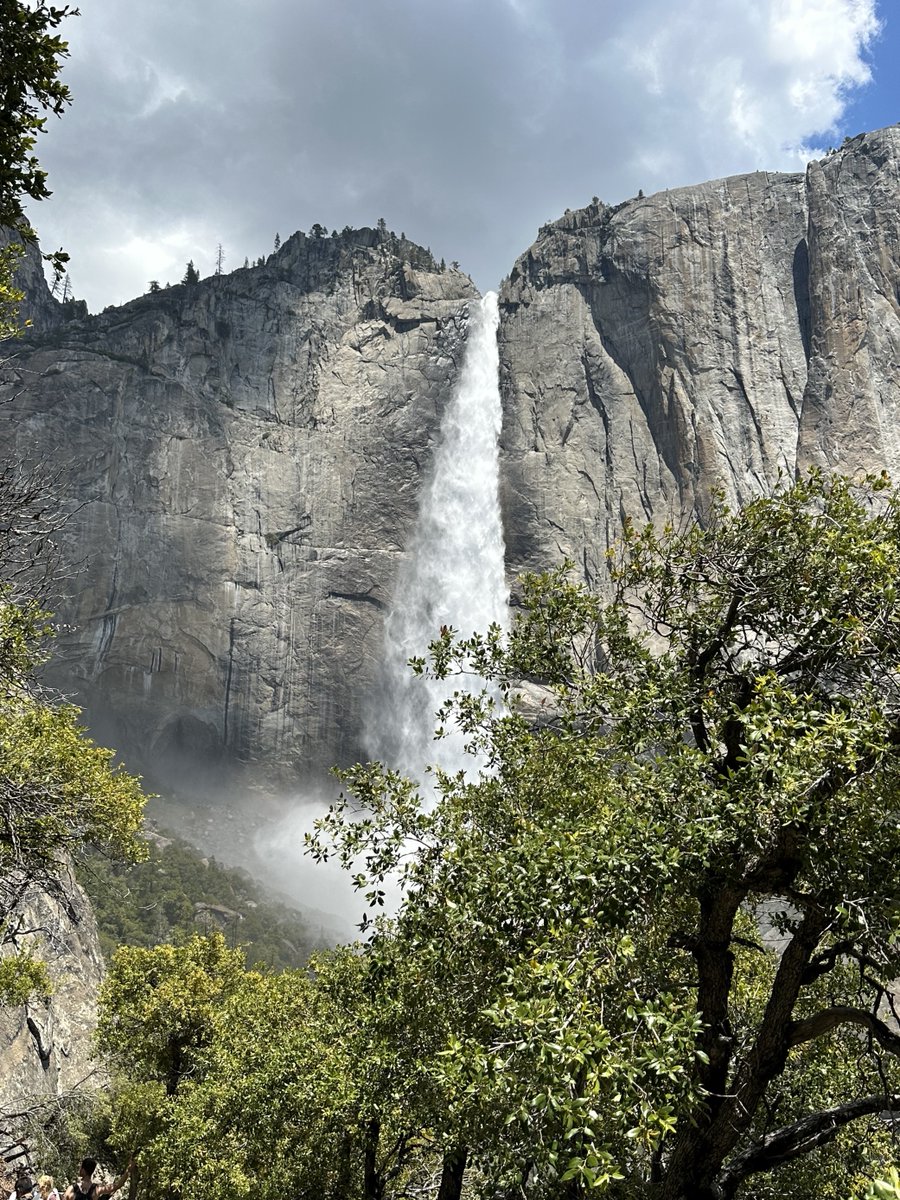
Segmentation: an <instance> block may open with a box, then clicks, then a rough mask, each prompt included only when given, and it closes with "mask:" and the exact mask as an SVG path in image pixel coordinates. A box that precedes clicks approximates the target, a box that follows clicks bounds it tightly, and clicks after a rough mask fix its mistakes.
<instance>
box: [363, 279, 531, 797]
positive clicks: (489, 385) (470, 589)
mask: <svg viewBox="0 0 900 1200" xmlns="http://www.w3.org/2000/svg"><path fill="white" fill-rule="evenodd" d="M498 323H499V312H498V307H497V295H496V293H495V292H488V294H487V295H486V296H485V297H484V299H483V300H482V301H481V303H480V305H477V306H476V305H474V304H473V306H472V308H471V310H470V316H469V334H468V339H467V342H466V352H465V359H464V362H463V367H462V371H461V372H460V377H459V380H458V383H457V386H456V388H455V390H454V393H453V396H452V398H451V401H450V403H449V404H448V406H447V409H446V411H445V413H444V417H443V421H442V422H441V431H440V442H439V445H438V449H437V452H436V455H435V460H434V466H433V471H432V475H431V479H430V482H429V484H428V485H427V487H426V488H425V489H424V490H423V494H422V499H421V504H420V509H419V517H418V522H417V525H416V530H415V534H414V536H413V540H412V543H411V545H410V552H409V555H408V557H407V560H406V562H405V564H404V566H403V567H402V568H401V570H400V573H399V576H398V580H397V588H396V593H395V596H394V601H393V606H392V611H391V613H390V616H389V617H388V620H387V623H386V631H385V661H384V673H383V690H382V692H381V695H380V696H379V697H378V700H377V702H376V703H377V711H376V712H374V713H373V716H372V720H371V722H370V725H371V728H370V736H369V743H370V745H369V749H370V751H371V753H372V757H373V758H377V759H380V760H381V761H382V762H384V763H385V765H386V766H389V767H393V768H396V769H398V770H400V771H402V772H403V773H404V774H406V775H408V776H410V777H412V778H414V779H418V780H419V781H422V780H423V777H424V773H425V768H426V766H427V765H429V764H430V765H437V766H440V767H442V768H444V769H445V770H453V771H455V770H459V769H460V768H463V767H465V766H466V756H465V754H464V751H463V746H462V737H461V735H459V734H458V733H455V734H453V733H452V734H450V735H449V736H447V737H446V738H443V739H441V740H439V741H435V740H434V729H435V725H436V719H435V714H436V712H437V710H438V708H439V707H440V706H441V704H442V703H443V702H444V700H445V699H446V698H447V697H448V696H449V695H450V694H452V692H453V691H454V690H457V689H459V690H464V689H466V688H471V689H472V690H475V691H477V690H480V687H481V683H480V681H478V680H469V681H468V682H460V681H459V680H455V681H454V680H450V681H448V683H439V682H436V681H433V680H423V679H416V678H414V677H413V675H412V672H411V670H410V668H409V666H408V661H409V659H410V658H413V657H421V656H425V655H426V654H427V649H428V645H429V643H430V642H432V641H435V640H436V639H437V638H438V637H439V636H440V632H441V627H442V626H448V627H450V628H452V629H454V630H456V631H457V632H458V633H459V634H461V635H462V636H463V637H469V636H471V635H472V634H473V633H476V632H478V633H486V632H487V629H488V626H489V625H491V624H492V623H496V624H499V625H500V626H501V627H502V628H506V624H507V603H508V590H507V586H506V577H505V573H504V558H503V530H502V525H501V521H500V501H499V464H498V457H497V442H498V438H499V436H500V421H501V408H500V389H499V384H498V367H499V358H498V352H497V326H498Z"/></svg>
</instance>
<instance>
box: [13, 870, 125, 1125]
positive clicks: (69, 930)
mask: <svg viewBox="0 0 900 1200" xmlns="http://www.w3.org/2000/svg"><path fill="white" fill-rule="evenodd" d="M12 919H13V921H14V922H15V923H16V924H17V926H19V927H20V928H21V929H22V930H23V932H22V933H21V934H20V935H18V936H17V937H16V939H15V945H16V948H17V949H19V950H22V951H25V952H32V953H34V954H35V956H36V957H38V958H40V959H42V960H43V961H44V962H45V963H46V964H47V970H48V974H49V977H50V982H51V985H52V989H53V990H52V993H51V995H50V996H48V997H47V998H45V999H41V998H33V999H31V1000H30V1001H29V1002H28V1003H27V1004H23V1005H20V1006H18V1007H13V1008H0V1114H3V1126H4V1128H3V1131H2V1135H0V1136H3V1137H5V1139H6V1144H7V1145H8V1144H9V1143H10V1141H12V1140H14V1139H15V1136H16V1134H17V1133H19V1132H21V1127H20V1126H19V1125H18V1122H17V1120H16V1118H15V1117H12V1118H10V1116H9V1114H11V1113H12V1114H15V1113H22V1112H23V1110H24V1109H26V1108H27V1107H28V1104H29V1102H30V1101H31V1099H32V1098H41V1099H42V1100H43V1101H44V1102H46V1101H47V1099H48V1098H49V1097H53V1096H63V1095H65V1094H67V1093H68V1092H70V1091H71V1090H72V1089H73V1088H75V1087H76V1086H78V1085H80V1084H83V1083H84V1082H85V1081H86V1080H87V1079H88V1078H93V1082H95V1083H96V1082H98V1079H97V1078H96V1077H95V1073H96V1064H95V1063H93V1062H92V1060H91V1038H92V1036H93V1032H94V1025H95V1023H96V1009H97V999H96V998H97V991H98V989H99V986H100V981H101V979H102V977H103V959H102V956H101V953H100V946H99V939H98V936H97V926H96V922H95V920H94V914H93V912H92V911H91V906H90V904H89V903H88V900H87V897H86V896H85V894H84V892H83V891H82V890H81V888H80V887H79V886H78V885H77V884H76V883H75V882H74V880H73V879H72V877H71V875H70V874H69V873H68V872H63V873H62V875H61V876H60V879H59V881H58V886H56V887H55V888H54V890H53V892H52V893H48V892H44V891H39V890H37V889H36V888H32V889H30V890H29V892H28V893H27V894H26V896H25V897H24V898H23V901H22V903H21V905H20V906H19V908H18V909H17V911H16V913H15V914H14V916H13V918H12ZM7 950H10V947H7ZM4 952H5V951H0V953H4Z"/></svg>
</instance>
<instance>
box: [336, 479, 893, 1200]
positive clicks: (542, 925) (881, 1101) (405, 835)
mask: <svg viewBox="0 0 900 1200" xmlns="http://www.w3.org/2000/svg"><path fill="white" fill-rule="evenodd" d="M611 572H612V579H613V586H614V591H615V594H614V599H613V602H612V603H611V604H609V605H604V604H603V603H601V601H600V600H599V599H598V598H597V597H595V596H592V595H589V594H588V593H586V592H585V591H584V590H583V589H581V588H579V587H577V586H574V585H572V584H571V583H569V582H568V580H567V578H566V577H565V575H564V573H562V572H555V573H552V574H550V575H548V576H543V577H540V578H531V579H529V580H526V581H525V584H524V587H523V594H522V602H521V607H520V610H519V613H518V616H517V620H516V623H515V627H514V629H513V632H512V634H511V635H510V638H509V640H508V643H507V642H504V640H503V639H502V638H501V636H500V634H499V631H498V630H491V631H490V632H489V633H488V634H487V635H485V636H483V637H475V638H472V639H469V640H467V641H458V640H457V639H455V638H454V636H453V634H452V631H445V632H444V633H443V634H442V637H441V638H440V640H439V641H438V642H436V643H435V644H434V645H433V647H432V670H433V671H434V672H435V673H436V674H437V675H438V676H441V677H446V676H450V675H452V674H453V673H455V672H459V671H475V672H476V673H478V674H480V675H482V676H483V677H485V678H486V679H488V680H489V681H491V684H492V686H493V687H494V688H499V689H500V693H501V695H502V697H503V699H504V702H505V703H504V704H503V705H499V706H498V705H497V704H496V703H495V701H494V699H493V698H492V697H493V695H494V694H495V693H494V692H485V693H484V694H483V695H482V696H481V697H471V696H468V695H465V694H462V693H460V694H458V695H457V696H456V698H455V700H454V701H451V702H450V704H449V705H448V709H447V711H446V712H445V713H443V714H442V715H441V721H442V723H443V721H445V720H446V719H448V718H449V716H450V715H451V714H455V717H456V719H457V720H458V721H459V723H460V724H461V726H462V727H463V729H464V730H465V731H466V733H467V734H468V737H469V740H470V743H471V746H472V748H473V750H476V751H477V752H479V753H480V754H481V756H482V760H483V762H484V764H485V769H484V771H483V772H482V773H481V774H480V775H479V776H478V777H477V778H476V779H475V780H474V782H470V781H469V780H467V779H466V778H465V777H464V776H463V775H462V774H460V775H457V776H446V775H438V776H437V793H438V798H437V801H436V802H435V803H433V804H426V803H424V802H423V801H422V800H421V799H420V797H419V796H418V795H417V793H416V789H415V788H414V787H413V786H412V785H411V784H409V783H408V782H407V781H405V780H402V779H400V778H399V777H397V776H396V775H395V774H393V773H392V772H390V771H386V770H384V769H383V768H381V767H379V766H377V765H375V766H365V767H363V766H360V767H357V768H355V769H353V770H351V771H350V772H348V773H347V775H346V776H345V779H346V783H347V786H348V790H349V792H350V793H351V797H352V802H351V800H349V799H347V798H343V799H342V801H341V803H340V804H338V805H337V806H336V807H335V809H334V810H333V812H332V813H331V814H330V816H329V818H328V819H327V820H326V822H325V823H324V829H323V835H324V836H323V839H320V841H319V842H318V850H319V852H320V853H324V852H326V851H327V844H328V840H329V839H330V840H332V841H334V842H336V844H337V846H338V848H339V850H340V852H341V853H342V855H343V856H344V858H345V859H346V860H347V861H348V862H349V861H350V860H351V859H359V858H360V857H362V858H363V860H364V863H365V867H364V870H363V871H362V872H361V873H360V876H359V882H360V886H363V887H366V888H368V889H369V891H370V894H371V895H372V896H373V897H375V898H376V899H377V892H378V890H379V888H380V887H381V886H382V883H383V880H384V879H385V878H386V876H387V875H388V874H389V873H391V872H396V871H400V873H401V875H402V877H403V878H404V880H405V888H406V899H405V901H404V903H403V905H402V907H401V910H400V913H399V916H398V919H397V922H396V930H395V932H394V934H393V935H392V942H393V944H392V948H391V951H390V955H391V957H392V958H396V957H397V956H398V955H399V956H400V957H401V958H402V959H403V960H404V961H405V962H406V963H407V966H406V968H405V969H406V970H407V971H409V969H410V967H409V964H410V963H412V964H414V965H415V970H416V972H418V973H419V975H420V976H421V977H422V978H425V979H430V980H433V981H435V984H436V985H437V984H438V983H440V987H441V1000H442V1003H443V1006H444V1012H445V1014H446V1017H445V1019H446V1020H447V1022H448V1023H449V1025H450V1028H451V1032H450V1036H449V1037H448V1039H447V1045H446V1047H445V1050H444V1051H443V1052H442V1054H441V1055H440V1056H439V1059H438V1061H437V1063H436V1064H434V1066H433V1071H434V1076H435V1079H436V1081H437V1083H438V1085H439V1086H440V1087H442V1088H443V1089H444V1092H445V1096H446V1103H447V1111H448V1114H449V1119H450V1120H451V1121H452V1122H454V1123H455V1125H456V1131H457V1134H458V1136H459V1138H460V1139H461V1140H464V1141H465V1142H466V1143H467V1144H468V1145H469V1146H470V1148H471V1151H472V1155H473V1158H474V1159H475V1161H476V1162H477V1164H478V1169H479V1170H480V1172H481V1173H482V1176H483V1177H484V1178H485V1179H486V1181H487V1185H488V1186H489V1187H490V1188H498V1187H499V1188H504V1189H505V1188H507V1187H515V1188H516V1189H517V1190H518V1189H524V1190H526V1191H527V1192H530V1193H535V1194H538V1193H542V1192H545V1191H554V1190H558V1189H559V1188H560V1185H563V1186H567V1187H568V1188H569V1189H570V1190H571V1189H572V1188H575V1189H577V1190H581V1189H590V1190H594V1191H598V1192H599V1191H606V1192H608V1193H609V1194H611V1195H616V1196H659V1197H665V1198H667V1200H668V1198H672V1200H674V1198H681V1197H687V1196H691V1197H694V1198H697V1200H712V1198H713V1197H715V1198H716V1200H722V1198H724V1197H729V1196H732V1195H734V1194H735V1193H736V1192H738V1190H741V1193H742V1194H743V1195H749V1194H756V1195H760V1196H761V1195H763V1194H765V1188H764V1186H763V1185H761V1184H760V1183H759V1181H760V1179H761V1178H762V1179H764V1178H765V1176H766V1174H767V1173H768V1172H771V1171H776V1170H778V1171H779V1172H780V1171H782V1170H784V1169H785V1167H784V1164H786V1163H792V1162H793V1161H794V1160H795V1159H797V1160H801V1159H802V1158H803V1156H804V1155H806V1154H808V1153H810V1152H812V1151H815V1152H816V1154H817V1155H818V1156H819V1162H820V1165H822V1166H823V1167H824V1165H827V1170H828V1172H829V1173H830V1176H831V1179H832V1184H833V1186H834V1188H840V1187H843V1188H844V1193H845V1194H847V1192H848V1191H849V1189H850V1186H851V1185H852V1184H853V1182H854V1180H855V1179H858V1178H859V1175H858V1173H856V1174H854V1171H856V1165H858V1163H859V1162H862V1161H863V1158H864V1150H865V1145H866V1143H867V1142H873V1141H874V1140H877V1139H878V1137H879V1132H878V1131H879V1125H878V1114H879V1113H880V1112H882V1111H884V1110H886V1109H894V1108H897V1107H898V1106H900V1096H898V1095H897V1092H898V1090H900V1088H898V1082H900V1081H898V1075H897V1068H896V1065H895V1060H894V1055H895V1053H896V1052H897V1050H898V1048H900V1039H898V1037H897V1036H896V1035H895V1034H894V1033H893V1031H892V1029H891V1027H890V1023H889V1021H888V1019H887V1017H888V1016H889V1014H890V1006H891V1005H892V1004H893V1003H894V999H893V990H892V983H891V981H893V980H895V979H897V978H898V976H900V952H898V946H897V926H898V914H900V894H898V884H897V883H896V871H895V864H896V861H897V857H898V853H900V826H898V823H897V821H896V819H895V815H894V810H895V807H896V805H895V794H896V782H897V755H896V749H897V746H898V745H900V703H898V699H900V697H898V686H897V684H898V675H897V669H898V664H900V589H898V584H900V501H898V499H897V496H896V495H895V493H894V491H893V489H892V488H891V486H890V484H889V481H888V480H887V479H886V478H880V479H869V480H867V481H865V483H863V484H861V485H858V486H857V485H854V484H851V483H849V482H847V481H844V480H841V479H826V478H823V477H821V476H819V475H817V474H815V473H813V474H810V475H809V476H808V477H806V478H805V479H803V480H801V481H800V482H798V483H797V484H795V485H794V486H793V487H789V488H783V489H781V490H780V491H778V492H777V493H776V494H775V495H773V496H771V497H767V498H762V499H759V500H756V501H753V502H752V503H750V504H749V505H748V506H747V507H746V508H745V509H744V510H743V511H741V512H736V513H735V512H731V511H729V510H728V508H727V507H726V506H725V505H724V503H719V504H718V505H717V506H716V508H715V510H714V511H713V512H712V513H711V514H710V515H709V519H708V521H707V523H706V525H705V526H704V527H700V526H693V527H691V528H688V529H686V530H682V531H676V530H673V529H666V530H664V531H663V532H662V533H658V532H656V531H654V530H653V529H652V528H647V529H643V530H637V529H634V528H631V527H628V528H626V531H625V534H624V537H623V539H622V543H621V545H620V547H618V548H617V550H616V551H615V552H614V554H613V556H612V559H611ZM418 666H419V669H420V670H424V669H425V665H424V663H420V664H418ZM523 681H524V683H523ZM535 695H538V696H539V697H540V702H539V703H537V704H536V706H535V707H536V715H535V712H534V711H531V710H530V708H528V707H526V703H525V701H526V698H531V699H532V700H533V698H534V696H535ZM357 806H358V807H361V808H362V809H363V810H364V815H363V816H362V817H361V819H356V818H357V815H358V814H356V813H355V812H354V811H353V810H354V808H355V807H357ZM413 847H414V848H415V850H416V852H415V853H414V854H411V853H410V850H411V848H413ZM761 906H764V912H763V915H762V916H760V917H759V921H760V922H761V924H762V929H763V933H764V934H765V937H766V939H767V940H768V943H769V945H770V947H771V945H772V944H773V943H777V952H775V953H773V952H772V950H771V949H769V950H767V949H766V944H762V945H760V934H759V933H758V932H757V930H756V928H755V925H756V917H755V914H757V913H759V912H760V907H761ZM748 916H753V918H754V919H753V923H752V924H751V926H750V927H749V928H748V924H747V921H748ZM382 940H383V939H382V936H381V935H376V936H375V938H374V940H373V943H372V950H371V952H372V953H373V954H374V955H376V956H378V955H380V954H381V953H382ZM418 1019H421V1014H419V1015H418ZM848 1139H849V1141H848ZM848 1146H850V1147H851V1149H850V1150H848ZM842 1155H843V1156H844V1157H843V1159H842V1157H841V1156H842ZM854 1158H855V1159H856V1160H857V1163H856V1165H855V1164H854V1163H853V1162H852V1161H851V1160H853V1159H854ZM794 1169H795V1168H793V1167H792V1168H791V1170H794ZM833 1194H839V1192H833Z"/></svg>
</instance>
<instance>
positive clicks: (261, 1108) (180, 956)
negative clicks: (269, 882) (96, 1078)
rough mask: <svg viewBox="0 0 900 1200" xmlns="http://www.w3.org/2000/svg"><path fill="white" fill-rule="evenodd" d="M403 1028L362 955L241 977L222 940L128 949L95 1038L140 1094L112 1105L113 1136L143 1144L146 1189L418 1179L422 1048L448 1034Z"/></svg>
mask: <svg viewBox="0 0 900 1200" xmlns="http://www.w3.org/2000/svg"><path fill="white" fill-rule="evenodd" d="M424 1011H426V1012H427V1013H429V1014H430V1013H431V1011H432V1007H431V1006H430V1005H426V1006H425V1010H424ZM412 1030H413V1026H412V1023H411V1022H410V1009H409V1008H408V1006H407V1005H406V1003H405V999H404V994H403V993H402V991H401V990H398V989H397V987H396V975H394V974H390V975H389V974H387V973H385V971H384V960H383V959H382V961H381V962H380V963H378V964H376V963H375V962H374V960H373V959H372V958H371V957H370V956H368V955H367V954H365V953H361V952H360V949H359V948H347V949H342V950H338V951H334V952H329V953H325V954H320V955H318V956H316V957H315V958H314V959H313V960H312V963H311V970H310V971H296V970H292V971H284V972H281V973H279V974H261V973H259V972H255V971H244V970H243V968H242V960H241V956H240V954H239V952H234V951H228V950H227V948H226V947H225V943H224V940H223V939H222V937H221V935H213V936H212V937H210V938H193V939H192V940H191V941H189V942H188V943H187V944H186V945H184V946H181V947H173V946H166V947H157V948H156V949H154V950H133V949H130V948H122V949H120V950H119V951H118V952H117V953H116V955H115V957H114V959H113V962H112V967H111V970H110V974H109V977H108V979H107V981H106V984H105V985H104V988H103V991H102V995H101V998H100V1022H99V1034H98V1042H99V1048H100V1050H101V1052H103V1053H104V1054H105V1057H106V1060H107V1062H108V1063H109V1065H110V1066H111V1067H112V1069H113V1071H114V1072H116V1073H117V1074H118V1077H119V1079H120V1085H119V1094H120V1095H121V1096H140V1097H141V1098H142V1103H141V1105H140V1106H135V1105H134V1103H133V1102H132V1103H130V1104H129V1105H128V1106H126V1107H121V1106H120V1112H121V1115H120V1116H118V1117H116V1118H115V1119H114V1135H113V1138H112V1139H111V1140H113V1141H115V1143H116V1144H117V1145H121V1146H123V1147H126V1146H128V1145H130V1144H135V1143H139V1144H140V1145H141V1146H142V1152H141V1161H142V1163H143V1165H144V1170H145V1174H147V1173H149V1174H150V1175H151V1176H152V1179H153V1181H154V1182H153V1185H152V1186H151V1187H150V1191H149V1193H148V1194H149V1195H150V1196H151V1197H154V1196H156V1195H164V1194H168V1193H169V1192H176V1193H177V1192H182V1191H185V1190H188V1189H189V1190H190V1192H191V1194H192V1195H195V1196H198V1197H210V1198H212V1197H215V1196H218V1195H220V1194H221V1191H222V1188H223V1187H225V1188H226V1190H227V1191H228V1192H229V1194H234V1195H238V1196H247V1197H250V1196H272V1197H273V1200H274V1197H277V1196H281V1195H283V1194H285V1193H286V1192H287V1193H288V1194H297V1195H306V1194H314V1195H325V1196H328V1195H330V1196H341V1197H351V1196H360V1197H364V1198H365V1200H383V1197H385V1196H386V1195H388V1194H390V1192H391V1190H392V1189H398V1190H399V1189H402V1188H404V1187H409V1186H411V1185H415V1186H417V1187H419V1188H421V1187H423V1186H425V1185H426V1184H427V1181H428V1179H429V1177H430V1175H431V1174H433V1171H434V1167H435V1164H436V1163H439V1156H438V1154H437V1152H436V1149H435V1145H434V1134H433V1131H432V1125H433V1117H434V1112H435V1108H434V1106H433V1105H432V1104H431V1103H430V1101H431V1100H432V1099H433V1097H434V1093H433V1088H431V1085H430V1080H429V1078H428V1076H427V1073H426V1072H424V1071H423V1069H422V1063H423V1061H424V1060H425V1059H426V1058H427V1056H425V1055H423V1046H424V1045H425V1044H426V1043H427V1042H428V1040H429V1039H430V1041H431V1051H432V1053H434V1052H435V1051H436V1050H437V1049H438V1047H439V1046H440V1045H441V1044H442V1042H441V1040H440V1037H441V1035H440V1027H439V1026H438V1027H436V1028H429V1024H428V1022H427V1021H425V1022H423V1023H421V1025H420V1026H418V1028H417V1030H416V1033H415V1036H413V1037H411V1036H410V1034H411V1033H412ZM148 1186H149V1185H148ZM154 1189H155V1190H154Z"/></svg>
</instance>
